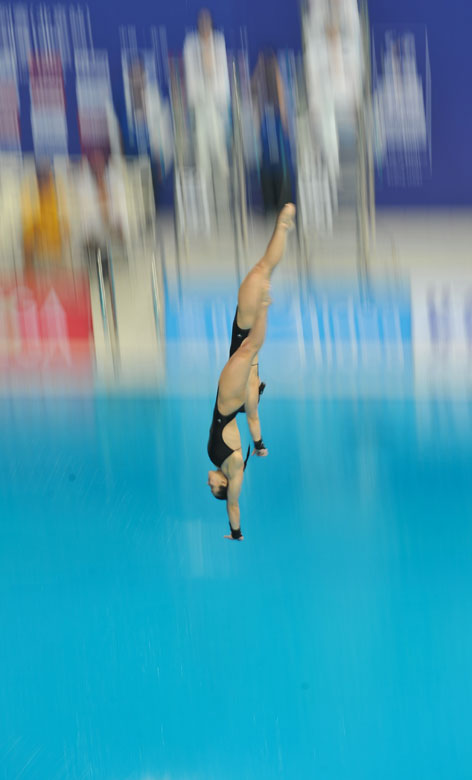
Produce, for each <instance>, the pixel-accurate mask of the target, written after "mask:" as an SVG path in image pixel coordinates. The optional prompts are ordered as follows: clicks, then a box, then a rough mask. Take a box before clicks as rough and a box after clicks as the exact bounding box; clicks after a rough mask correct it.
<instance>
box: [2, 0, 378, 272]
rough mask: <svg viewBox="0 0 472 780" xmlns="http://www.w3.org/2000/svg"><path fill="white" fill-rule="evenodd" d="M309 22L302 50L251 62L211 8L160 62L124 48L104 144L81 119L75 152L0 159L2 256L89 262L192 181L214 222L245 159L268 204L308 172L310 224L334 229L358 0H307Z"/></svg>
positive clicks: (356, 47) (351, 97)
mask: <svg viewBox="0 0 472 780" xmlns="http://www.w3.org/2000/svg"><path fill="white" fill-rule="evenodd" d="M302 29H303V51H302V55H301V57H296V56H295V55H294V53H293V52H286V51H278V52H276V51H274V50H273V49H271V48H270V47H268V48H266V49H264V50H263V51H261V52H260V53H259V56H258V57H257V61H256V63H255V66H254V67H253V68H251V67H250V63H249V56H248V53H247V51H243V50H241V51H239V52H237V53H236V54H232V53H228V51H227V46H226V42H225V37H224V33H223V32H222V31H219V30H217V29H216V28H215V26H214V23H213V19H212V17H211V15H210V13H209V12H208V11H206V10H202V11H201V12H200V14H199V16H198V22H197V27H196V29H195V30H194V31H191V32H189V33H188V34H187V36H186V38H185V41H184V45H183V51H182V54H181V56H179V57H176V58H175V57H174V58H168V61H167V63H166V69H165V71H164V72H163V73H160V74H159V75H158V74H157V73H156V70H155V68H154V67H153V66H152V64H150V62H149V60H148V59H147V58H146V55H145V54H144V53H143V54H140V53H139V52H128V54H127V57H126V63H125V66H124V70H123V73H124V95H125V100H124V104H123V107H122V108H120V107H119V105H118V104H117V105H115V103H114V100H113V99H110V100H107V101H106V106H105V116H106V132H105V133H104V132H103V126H102V127H101V128H100V132H99V131H98V129H97V142H96V143H94V142H93V127H92V132H91V128H90V126H89V127H88V128H87V133H86V134H85V132H84V127H83V126H80V135H81V142H82V156H81V158H80V159H70V158H67V157H64V155H62V156H57V157H56V156H53V155H51V156H44V157H41V158H36V159H33V158H31V159H29V158H28V157H26V158H23V157H19V156H15V155H4V156H3V157H2V160H1V165H0V262H1V266H2V268H3V269H5V268H9V267H12V268H13V267H14V268H15V269H16V270H26V271H29V270H31V269H33V268H38V267H42V266H44V265H48V266H51V265H52V266H56V267H58V266H60V265H61V264H62V265H63V264H65V263H72V264H74V263H86V262H87V259H88V258H90V256H91V253H92V254H93V253H94V252H96V250H97V248H101V247H103V248H105V247H107V246H109V245H110V243H112V244H113V243H116V244H117V245H120V246H121V247H123V246H124V247H126V246H128V245H129V246H131V245H133V242H136V241H137V240H138V239H139V237H140V236H142V235H143V234H144V232H145V231H146V230H147V229H148V227H149V225H150V224H151V223H152V220H153V214H154V211H155V209H158V208H159V207H160V205H161V204H162V203H163V201H165V197H164V194H165V192H166V189H167V191H169V190H170V191H171V192H173V193H174V200H175V201H177V200H178V199H179V197H180V198H181V199H182V198H183V200H185V197H184V196H185V194H186V192H187V191H188V190H189V189H191V188H192V187H193V190H194V199H195V201H196V203H197V205H198V208H197V210H196V220H197V222H198V221H200V222H201V225H202V228H203V227H204V228H206V229H209V227H210V224H211V214H212V197H213V198H214V203H213V205H216V204H217V202H218V195H217V194H216V193H217V192H218V191H219V190H221V188H223V190H225V191H226V192H229V193H231V191H232V190H231V188H232V187H233V183H234V182H233V179H234V177H233V175H232V172H233V170H234V167H235V165H237V164H238V165H242V166H243V169H244V177H245V181H247V182H248V187H249V186H250V188H251V194H252V198H253V201H256V202H257V201H259V204H260V206H261V207H262V208H263V209H264V210H265V211H266V212H271V211H276V210H278V209H279V208H280V207H281V205H282V204H283V203H284V202H286V201H287V200H291V199H294V198H295V197H296V184H297V176H300V177H301V178H303V179H304V181H305V186H308V187H309V188H310V187H311V200H312V201H313V205H312V210H313V219H314V222H315V223H316V224H317V226H318V227H322V226H324V227H328V228H329V226H330V224H332V214H333V212H334V211H335V210H336V207H337V192H338V186H339V176H340V153H339V147H340V138H341V137H342V134H343V132H348V133H349V132H350V133H351V134H353V135H354V136H355V134H356V128H357V116H358V112H359V109H360V106H361V101H362V92H363V76H364V56H365V55H364V47H363V39H362V31H361V23H360V17H359V10H358V6H357V1H356V0H308V2H307V4H306V6H305V7H304V8H303V25H302ZM102 108H103V107H102ZM102 113H103V112H102ZM102 124H103V123H102ZM79 125H80V117H79ZM85 137H86V140H85ZM90 139H92V141H91V140H90ZM179 182H180V184H179ZM307 182H308V185H307ZM179 188H180V189H179ZM179 193H180V195H179ZM195 193H196V194H195ZM187 194H188V192H187ZM243 196H244V197H246V193H244V194H243ZM231 202H232V201H231V197H229V198H228V208H230V207H231V205H230V204H231ZM308 202H310V198H309V197H308ZM176 207H177V205H176Z"/></svg>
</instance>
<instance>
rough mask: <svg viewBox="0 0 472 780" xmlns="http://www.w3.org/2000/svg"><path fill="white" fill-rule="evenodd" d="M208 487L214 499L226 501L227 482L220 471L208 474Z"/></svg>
mask: <svg viewBox="0 0 472 780" xmlns="http://www.w3.org/2000/svg"><path fill="white" fill-rule="evenodd" d="M208 485H209V486H210V490H211V492H212V494H213V495H214V497H215V498H218V499H219V500H220V501H226V498H227V495H228V480H227V478H226V477H225V475H224V474H223V472H222V471H221V469H217V470H216V471H209V472H208Z"/></svg>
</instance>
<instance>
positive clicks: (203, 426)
mask: <svg viewBox="0 0 472 780" xmlns="http://www.w3.org/2000/svg"><path fill="white" fill-rule="evenodd" d="M212 401H213V398H210V397H208V398H202V399H200V400H194V401H192V400H188V399H186V400H178V399H173V398H168V399H160V400H150V399H147V400H141V401H139V400H138V399H134V400H118V399H115V400H108V401H107V400H105V399H102V400H94V401H90V400H88V401H85V400H83V401H71V400H69V401H57V400H56V401H52V400H51V401H47V402H46V401H39V400H38V401H31V400H30V401H20V400H16V401H14V402H13V401H6V400H5V401H3V402H2V403H1V405H0V424H1V431H2V447H1V450H0V489H1V510H0V511H1V520H0V625H1V637H0V670H1V682H0V778H1V779H2V780H13V779H14V778H21V779H22V780H32V779H35V780H36V778H37V779H38V780H56V779H57V780H60V779H61V778H67V780H69V779H70V780H79V778H80V780H83V779H84V778H87V779H88V778H90V779H93V780H95V779H97V780H164V779H166V780H184V779H185V780H200V779H201V780H223V779H225V778H228V780H243V779H246V778H247V779H248V780H252V778H254V780H256V778H257V780H273V779H274V778H286V779H287V780H292V779H293V780H298V779H299V778H312V777H319V778H323V779H324V780H331V778H332V779H333V780H343V779H344V778H346V780H356V779H357V778H359V780H368V779H370V778H372V779H374V778H375V780H378V778H383V779H386V778H392V779H393V778H395V780H396V779H397V778H414V779H415V780H417V778H428V779H431V778H438V779H439V778H445V780H446V779H447V780H451V779H453V780H459V779H460V778H464V780H465V778H470V777H471V776H472V740H471V739H470V703H471V701H472V672H471V658H472V621H471V620H470V615H471V609H472V584H471V574H470V572H471V565H470V564H471V552H470V550H471V544H472V526H471V517H472V497H471V490H470V485H471V479H470V464H471V462H472V457H471V456H472V424H471V419H472V416H471V409H470V407H469V406H468V405H466V404H462V405H459V404H455V405H452V404H440V403H437V404H431V403H423V404H420V403H415V402H414V401H406V400H403V401H395V402H394V401H391V402H387V401H370V402H367V401H364V402H361V401H355V400H349V401H347V400H345V401H341V400H339V401H322V400H318V401H316V400H310V401H308V400H307V401H301V400H298V401H295V400H290V399H287V400H285V401H283V400H275V399H274V398H271V397H270V394H268V396H267V398H264V401H263V404H262V415H263V421H264V426H263V430H264V435H265V438H266V440H267V444H268V446H269V449H270V456H269V458H267V459H265V460H258V461H255V460H254V461H251V462H250V467H249V469H248V472H247V479H246V480H245V484H244V488H243V495H242V502H241V506H242V524H243V530H244V531H245V535H246V539H245V541H244V542H243V543H237V544H236V543H230V542H226V541H224V540H223V538H222V537H223V534H224V533H225V532H226V520H225V516H224V507H223V505H222V504H221V503H220V502H216V501H214V500H213V499H212V498H211V497H210V495H209V492H208V488H207V486H206V471H207V469H208V467H209V465H210V464H209V462H208V460H207V457H206V439H207V433H208V427H209V422H210V415H211V407H212ZM244 430H245V429H244V428H243V431H244ZM243 439H244V440H247V434H246V432H244V436H243Z"/></svg>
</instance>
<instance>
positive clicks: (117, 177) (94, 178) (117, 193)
mask: <svg viewBox="0 0 472 780" xmlns="http://www.w3.org/2000/svg"><path fill="white" fill-rule="evenodd" d="M76 187H77V205H78V209H79V214H78V223H79V225H78V227H79V234H80V243H81V244H82V246H85V247H86V248H87V249H88V250H89V251H91V252H95V251H96V250H97V249H98V248H100V249H102V252H103V253H105V252H106V247H107V245H108V243H109V242H110V241H112V242H113V241H117V242H119V243H122V242H124V241H126V240H127V238H128V235H129V222H128V210H127V202H126V190H125V183H124V179H123V175H122V167H121V160H120V159H119V158H113V157H112V158H109V156H108V155H107V154H106V152H104V150H103V149H96V150H94V151H90V152H89V153H88V155H87V157H84V158H83V159H82V165H81V169H80V171H79V174H78V176H77V179H76Z"/></svg>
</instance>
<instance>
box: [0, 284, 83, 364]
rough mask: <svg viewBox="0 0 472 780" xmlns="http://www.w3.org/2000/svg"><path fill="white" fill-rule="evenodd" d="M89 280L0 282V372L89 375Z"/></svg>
mask: <svg viewBox="0 0 472 780" xmlns="http://www.w3.org/2000/svg"><path fill="white" fill-rule="evenodd" d="M92 367H93V328H92V313H91V304H90V287H89V280H88V276H87V275H85V274H80V275H77V274H74V276H72V275H70V276H65V275H64V274H57V276H50V275H48V276H47V278H46V277H44V278H41V277H40V276H39V275H38V276H34V275H31V276H28V277H26V278H25V279H23V281H22V282H21V283H20V284H19V283H18V282H17V281H16V280H14V279H5V278H2V279H0V371H1V372H2V373H3V374H5V373H15V372H17V371H20V372H21V371H33V372H34V371H39V372H41V373H43V372H49V371H50V372H52V373H54V372H56V371H59V372H60V373H61V374H62V375H67V374H68V373H70V374H76V373H77V371H79V372H80V373H82V372H85V373H86V374H87V373H88V374H90V376H91V375H92Z"/></svg>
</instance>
